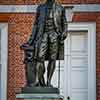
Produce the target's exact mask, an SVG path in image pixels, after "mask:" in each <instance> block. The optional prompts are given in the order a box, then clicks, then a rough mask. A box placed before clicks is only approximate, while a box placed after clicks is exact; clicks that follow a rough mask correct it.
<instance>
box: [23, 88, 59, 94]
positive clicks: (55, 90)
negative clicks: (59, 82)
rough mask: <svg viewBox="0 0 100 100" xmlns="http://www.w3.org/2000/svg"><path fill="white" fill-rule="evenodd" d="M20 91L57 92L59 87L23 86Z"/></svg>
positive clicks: (36, 92) (35, 92)
mask: <svg viewBox="0 0 100 100" xmlns="http://www.w3.org/2000/svg"><path fill="white" fill-rule="evenodd" d="M21 93H27V94H29V93H32V94H59V89H58V88H54V87H24V88H22V91H21Z"/></svg>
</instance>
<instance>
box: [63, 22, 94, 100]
mask: <svg viewBox="0 0 100 100" xmlns="http://www.w3.org/2000/svg"><path fill="white" fill-rule="evenodd" d="M68 31H87V34H88V67H89V68H88V86H89V88H88V100H96V23H95V22H89V23H88V22H75V23H69V24H68ZM64 46H65V47H64V55H66V49H67V46H66V40H65V42H64ZM64 57H65V58H64V59H65V62H64V76H67V78H66V77H65V78H64V80H65V81H64V97H65V100H67V97H68V96H71V91H70V82H67V81H68V80H70V79H68V74H70V72H69V71H67V70H68V68H67V67H66V65H67V63H68V62H66V61H67V57H66V56H64ZM66 72H68V73H66Z"/></svg>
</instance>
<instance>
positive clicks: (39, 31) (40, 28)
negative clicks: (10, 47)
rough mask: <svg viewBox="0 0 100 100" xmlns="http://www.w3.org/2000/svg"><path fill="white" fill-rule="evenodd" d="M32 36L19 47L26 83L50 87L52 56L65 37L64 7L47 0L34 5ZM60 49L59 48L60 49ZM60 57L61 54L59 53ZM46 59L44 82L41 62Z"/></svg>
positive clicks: (57, 51) (52, 65) (43, 66)
mask: <svg viewBox="0 0 100 100" xmlns="http://www.w3.org/2000/svg"><path fill="white" fill-rule="evenodd" d="M32 30H33V31H32V35H31V36H30V38H29V40H28V42H27V43H25V44H23V45H22V46H21V48H22V49H23V50H24V51H25V60H24V63H25V64H26V77H27V86H31V87H32V86H35V87H36V86H41V87H52V85H51V79H52V76H53V73H54V70H55V63H56V59H62V58H60V57H59V51H60V49H62V47H61V45H62V46H63V43H64V39H65V38H66V37H67V21H66V16H65V9H64V7H62V6H61V5H60V4H58V3H57V2H55V0H47V1H46V2H45V3H44V4H41V5H39V6H38V8H37V16H36V20H35V23H34V25H33V29H32ZM62 50H63V49H62ZM60 56H61V55H60ZM45 60H48V61H49V63H48V67H47V82H45V78H44V73H45V65H44V61H45Z"/></svg>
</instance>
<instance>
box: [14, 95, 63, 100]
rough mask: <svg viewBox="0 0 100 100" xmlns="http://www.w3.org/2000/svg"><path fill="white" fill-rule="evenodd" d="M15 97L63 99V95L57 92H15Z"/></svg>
mask: <svg viewBox="0 0 100 100" xmlns="http://www.w3.org/2000/svg"><path fill="white" fill-rule="evenodd" d="M16 98H17V99H19V100H20V99H24V100H36V99H41V100H43V99H45V100H48V99H50V100H51V99H52V100H53V99H54V100H55V99H56V100H63V99H64V97H63V96H62V95H59V94H16Z"/></svg>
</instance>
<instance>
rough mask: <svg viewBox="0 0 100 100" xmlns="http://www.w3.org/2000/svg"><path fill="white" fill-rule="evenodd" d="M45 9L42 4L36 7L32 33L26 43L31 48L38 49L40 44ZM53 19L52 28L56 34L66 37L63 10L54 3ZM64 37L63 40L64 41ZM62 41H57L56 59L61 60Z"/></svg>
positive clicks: (44, 5) (65, 22)
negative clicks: (53, 27)
mask: <svg viewBox="0 0 100 100" xmlns="http://www.w3.org/2000/svg"><path fill="white" fill-rule="evenodd" d="M46 9H47V4H46V3H45V4H42V5H39V6H38V7H37V14H36V20H35V23H34V25H33V31H32V34H31V36H30V38H29V41H28V43H29V44H30V45H32V46H33V47H36V46H37V48H38V47H39V44H40V43H41V39H42V35H43V33H44V28H45V21H46ZM53 12H54V13H53V16H54V17H53V18H54V26H55V29H56V32H57V33H58V34H60V36H62V35H65V33H66V35H65V37H67V20H66V15H65V9H64V7H62V6H61V5H59V4H56V3H54V4H53ZM65 37H64V39H65ZM64 39H63V40H59V45H58V46H59V52H58V56H57V59H63V56H61V55H63V53H64Z"/></svg>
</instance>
